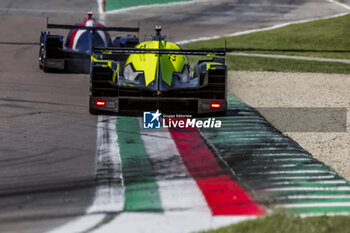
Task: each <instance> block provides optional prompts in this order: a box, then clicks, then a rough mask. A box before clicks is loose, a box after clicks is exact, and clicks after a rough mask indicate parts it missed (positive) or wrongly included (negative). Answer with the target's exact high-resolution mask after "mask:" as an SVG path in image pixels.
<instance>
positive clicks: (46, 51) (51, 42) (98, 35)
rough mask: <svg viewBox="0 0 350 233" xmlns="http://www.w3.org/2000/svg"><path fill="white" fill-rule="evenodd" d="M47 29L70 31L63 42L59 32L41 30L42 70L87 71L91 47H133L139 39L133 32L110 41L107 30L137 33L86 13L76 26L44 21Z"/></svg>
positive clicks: (40, 52)
mask: <svg viewBox="0 0 350 233" xmlns="http://www.w3.org/2000/svg"><path fill="white" fill-rule="evenodd" d="M47 28H52V29H69V30H70V31H69V33H68V36H67V38H66V40H65V42H64V36H63V35H53V34H51V33H50V32H48V31H46V32H41V36H40V50H39V67H40V69H43V70H44V71H45V72H48V71H65V72H69V73H90V58H91V54H92V48H93V47H102V48H105V47H134V46H135V45H136V44H137V43H138V42H139V40H138V37H136V36H135V35H127V36H123V37H117V38H115V39H114V40H113V41H112V40H111V36H110V34H109V31H123V32H139V28H123V27H119V28H116V27H105V26H104V25H102V24H100V23H97V22H96V21H95V19H94V18H92V13H90V12H89V14H88V18H85V19H84V21H83V22H82V23H78V24H76V25H58V24H48V23H47Z"/></svg>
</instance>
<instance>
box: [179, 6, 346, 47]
mask: <svg viewBox="0 0 350 233" xmlns="http://www.w3.org/2000/svg"><path fill="white" fill-rule="evenodd" d="M347 14H349V13H348V12H347V13H341V14H336V15H332V16H327V17H318V18H311V19H304V20H298V21H292V22H288V23H281V24H276V25H274V26H271V27H266V28H260V29H252V30H247V31H242V32H234V33H230V34H226V35H216V36H211V37H200V38H197V39H191V40H183V41H178V42H177V44H180V45H181V44H188V43H192V42H198V41H204V40H213V39H218V38H221V37H232V36H240V35H246V34H251V33H254V32H262V31H268V30H272V29H277V28H282V27H286V26H289V25H292V24H299V23H307V22H312V21H315V20H321V19H331V18H336V17H340V16H344V15H347Z"/></svg>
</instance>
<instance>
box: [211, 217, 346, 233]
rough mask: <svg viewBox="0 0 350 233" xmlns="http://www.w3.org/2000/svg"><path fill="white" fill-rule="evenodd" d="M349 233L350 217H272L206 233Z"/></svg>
mask: <svg viewBox="0 0 350 233" xmlns="http://www.w3.org/2000/svg"><path fill="white" fill-rule="evenodd" d="M335 232H337V233H338V232H339V233H350V216H333V217H327V216H319V217H308V218H300V217H296V216H282V215H273V216H269V217H266V218H261V219H256V220H249V221H244V222H241V223H238V224H234V225H231V226H228V227H223V228H219V229H216V230H212V231H206V233H335Z"/></svg>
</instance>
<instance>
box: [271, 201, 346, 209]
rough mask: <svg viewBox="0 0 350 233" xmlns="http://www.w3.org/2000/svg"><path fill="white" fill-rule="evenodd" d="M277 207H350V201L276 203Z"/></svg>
mask: <svg viewBox="0 0 350 233" xmlns="http://www.w3.org/2000/svg"><path fill="white" fill-rule="evenodd" d="M275 207H276V208H279V207H283V208H305V207H306V208H308V207H350V202H335V203H334V202H329V203H324V202H320V203H305V204H282V205H276V206H275Z"/></svg>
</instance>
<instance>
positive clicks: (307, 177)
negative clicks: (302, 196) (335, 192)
mask: <svg viewBox="0 0 350 233" xmlns="http://www.w3.org/2000/svg"><path fill="white" fill-rule="evenodd" d="M334 177H335V176H334V175H330V176H275V177H269V178H266V180H295V179H307V180H323V179H332V178H334Z"/></svg>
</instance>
